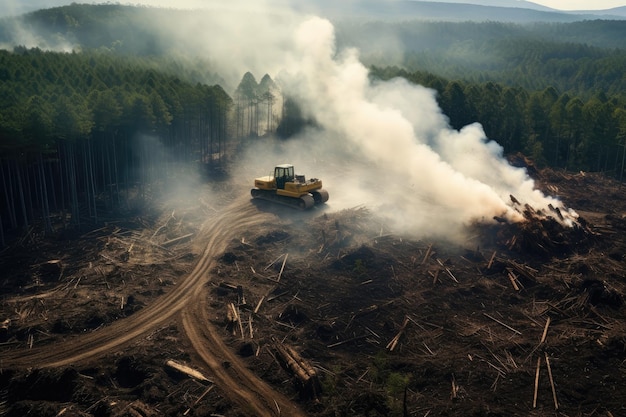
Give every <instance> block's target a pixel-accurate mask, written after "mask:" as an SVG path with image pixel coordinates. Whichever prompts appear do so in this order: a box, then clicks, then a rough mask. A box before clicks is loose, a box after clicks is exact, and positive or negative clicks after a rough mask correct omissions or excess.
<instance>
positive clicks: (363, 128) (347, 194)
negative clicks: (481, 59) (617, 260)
mask: <svg viewBox="0 0 626 417" xmlns="http://www.w3.org/2000/svg"><path fill="white" fill-rule="evenodd" d="M278 80H279V82H280V83H281V84H282V86H283V88H284V89H285V90H286V91H289V92H290V94H292V95H294V96H295V97H297V100H298V102H299V103H300V105H301V106H302V107H303V109H304V111H305V114H307V115H308V116H310V117H312V118H314V119H315V120H316V121H317V122H318V123H319V126H320V128H319V129H316V130H315V131H309V132H307V133H306V134H305V135H304V136H306V138H303V139H307V140H302V141H300V142H301V143H305V144H308V145H305V146H306V147H307V149H306V150H305V149H303V148H302V145H299V149H298V151H299V152H298V153H299V154H300V155H299V158H302V159H306V156H304V157H303V154H306V153H307V152H309V157H311V156H314V159H315V160H320V159H321V160H322V161H324V160H325V162H326V163H327V164H328V165H329V166H332V167H334V168H333V169H327V168H326V167H324V164H323V163H322V164H319V165H318V167H317V169H318V170H320V169H321V170H322V171H323V172H324V174H325V175H328V177H327V178H323V180H324V181H325V183H326V185H327V187H328V188H329V189H330V193H331V203H330V204H331V205H332V206H333V207H337V208H341V207H342V206H346V205H352V206H354V205H356V203H358V202H359V201H361V202H362V203H364V204H367V205H368V206H370V207H371V208H373V209H375V210H376V211H378V212H379V213H380V214H382V215H384V216H385V217H386V218H387V219H388V220H389V221H390V222H391V224H392V226H393V227H394V228H395V229H397V230H402V231H403V232H405V233H410V234H413V235H416V236H421V237H423V236H443V237H448V238H456V237H459V236H461V235H462V232H463V230H464V229H465V227H466V226H468V225H469V224H472V223H475V222H484V223H490V222H494V221H495V220H493V219H494V217H495V216H498V217H499V218H504V219H506V220H508V221H511V222H515V221H521V220H522V219H523V216H522V215H521V213H520V212H519V211H518V207H516V206H515V205H514V203H513V202H512V199H511V198H510V196H511V195H513V196H515V198H516V199H517V200H519V201H520V202H522V204H526V203H527V204H529V205H531V206H532V207H534V208H535V209H536V210H540V209H543V210H549V206H550V205H552V206H554V207H561V204H560V203H559V202H558V201H557V200H556V199H554V198H551V197H547V196H545V195H543V194H542V193H541V192H539V191H538V190H536V189H535V187H534V182H533V180H532V179H530V178H529V177H528V175H527V173H526V172H525V170H523V169H520V168H514V167H512V166H510V165H509V164H508V163H507V162H506V160H505V159H504V158H503V150H502V147H501V146H499V145H498V144H497V143H496V142H494V141H490V140H488V139H487V137H486V136H485V134H484V131H483V129H482V127H481V126H480V125H479V124H477V123H475V124H472V125H469V126H466V127H465V128H463V129H461V130H460V131H456V130H454V129H451V128H450V127H449V124H448V121H447V118H446V116H445V115H443V114H442V112H441V110H440V108H439V107H438V105H437V101H436V97H435V92H434V91H432V90H429V89H427V88H424V87H422V86H419V85H412V84H410V83H408V82H407V81H405V80H403V79H395V80H392V81H389V82H372V81H370V79H369V77H368V71H367V69H366V68H365V67H364V66H363V64H361V63H360V62H359V58H358V52H357V51H356V50H353V49H352V50H345V51H336V50H335V40H334V30H333V26H332V25H331V24H330V22H328V21H327V20H325V19H322V18H319V17H310V18H307V19H305V20H304V21H302V23H301V25H300V26H299V27H298V28H297V30H296V31H295V32H294V34H293V49H292V50H291V51H290V53H289V54H288V55H287V56H286V60H285V67H284V70H283V71H282V72H281V73H280V74H279V77H278ZM281 162H282V161H281ZM306 165H307V164H306V163H305V166H306ZM308 165H310V163H309V164H308ZM561 208H562V207H561ZM564 211H565V210H564ZM569 214H570V216H571V218H574V217H575V213H573V212H571V213H569Z"/></svg>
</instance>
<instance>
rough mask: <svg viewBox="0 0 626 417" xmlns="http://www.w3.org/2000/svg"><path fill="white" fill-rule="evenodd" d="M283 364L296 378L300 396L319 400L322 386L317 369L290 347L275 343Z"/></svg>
mask: <svg viewBox="0 0 626 417" xmlns="http://www.w3.org/2000/svg"><path fill="white" fill-rule="evenodd" d="M274 348H275V350H276V353H277V354H278V358H279V359H280V362H281V364H282V365H283V366H284V367H285V368H286V369H287V370H288V371H289V372H291V373H292V375H294V376H295V377H296V381H297V385H298V387H299V391H300V395H301V396H302V397H303V398H306V399H313V400H319V397H320V394H321V392H322V385H321V383H320V380H319V377H318V375H317V372H316V371H315V368H313V366H311V364H309V363H308V362H307V361H305V360H304V359H302V357H301V356H300V355H299V354H298V352H296V351H295V350H294V349H293V348H291V347H290V346H287V345H284V344H282V343H279V342H275V343H274Z"/></svg>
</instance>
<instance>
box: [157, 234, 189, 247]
mask: <svg viewBox="0 0 626 417" xmlns="http://www.w3.org/2000/svg"><path fill="white" fill-rule="evenodd" d="M191 236H193V233H188V234H186V235H183V236H179V237H176V238H174V239H170V240H166V241H165V242H163V243H162V244H161V246H163V247H165V248H167V247H168V246H172V245H173V244H175V243H178V242H181V241H183V240H185V239H189V238H190V237H191Z"/></svg>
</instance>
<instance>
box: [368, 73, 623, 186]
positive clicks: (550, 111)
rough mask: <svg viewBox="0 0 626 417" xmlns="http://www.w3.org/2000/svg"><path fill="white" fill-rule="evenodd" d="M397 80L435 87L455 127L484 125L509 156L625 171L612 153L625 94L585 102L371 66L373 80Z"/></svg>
mask: <svg viewBox="0 0 626 417" xmlns="http://www.w3.org/2000/svg"><path fill="white" fill-rule="evenodd" d="M396 76H398V77H404V78H406V79H408V80H409V81H411V82H414V83H418V84H422V85H424V86H426V87H430V88H433V89H436V90H437V91H438V92H439V94H438V100H439V105H440V107H441V108H442V110H443V112H444V113H445V114H446V115H447V116H448V117H449V123H450V126H451V127H453V128H455V129H460V128H461V127H463V126H465V125H467V124H469V123H472V122H479V123H481V124H482V126H483V129H484V130H485V134H486V135H487V137H488V138H489V139H492V140H495V141H497V142H498V143H499V144H500V145H501V146H503V148H504V153H505V154H512V153H515V152H524V153H526V154H527V155H529V156H531V157H532V158H533V159H534V160H535V162H536V163H537V164H538V165H539V166H543V165H550V166H552V167H556V168H567V169H569V170H595V171H600V170H602V171H608V172H613V173H615V174H616V175H617V176H619V174H620V173H621V169H622V167H621V165H620V164H618V162H619V161H617V160H616V159H615V158H612V157H611V155H613V156H614V155H616V154H618V153H621V149H622V145H623V143H624V140H625V139H626V137H625V135H624V132H626V124H625V123H626V120H624V117H623V114H624V112H623V109H624V108H626V95H624V94H623V93H620V94H614V95H608V94H606V93H603V94H597V93H594V94H595V95H594V96H590V97H589V98H585V97H584V96H576V95H574V94H572V93H570V92H565V93H561V92H559V90H558V89H557V88H555V87H554V86H548V87H546V88H543V89H541V90H526V89H524V88H521V87H510V86H506V85H504V84H499V83H494V82H492V81H488V82H485V83H473V82H468V81H463V80H459V79H457V80H446V79H445V78H442V77H436V76H434V75H432V74H428V73H425V72H423V71H416V72H407V71H406V70H404V69H400V68H398V67H385V68H379V67H372V68H371V77H373V78H380V79H390V78H393V77H396Z"/></svg>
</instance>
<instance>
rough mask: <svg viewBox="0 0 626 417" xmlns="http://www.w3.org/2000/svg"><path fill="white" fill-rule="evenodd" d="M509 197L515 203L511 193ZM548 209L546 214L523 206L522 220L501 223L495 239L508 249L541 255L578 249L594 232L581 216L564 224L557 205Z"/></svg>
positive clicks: (560, 253)
mask: <svg viewBox="0 0 626 417" xmlns="http://www.w3.org/2000/svg"><path fill="white" fill-rule="evenodd" d="M511 200H512V201H513V202H514V203H518V202H517V200H516V199H515V197H513V196H511ZM518 204H519V203H518ZM550 209H551V210H550V213H546V212H544V211H536V210H535V209H534V208H533V207H531V206H530V205H528V204H526V205H524V208H523V211H522V214H523V216H524V219H525V221H523V222H518V223H512V224H503V225H501V227H500V229H499V231H498V233H497V234H498V237H497V240H498V242H499V243H500V244H501V245H504V246H506V247H507V249H508V250H511V251H516V252H528V253H534V254H537V255H542V256H551V255H562V254H566V253H571V252H573V251H574V249H575V248H576V249H580V248H581V247H585V246H587V245H588V244H589V243H590V239H592V238H593V237H594V233H593V232H592V231H591V230H590V229H589V227H588V225H587V223H586V222H585V220H584V219H582V218H579V219H578V221H577V222H573V223H572V225H571V226H568V225H566V224H565V223H564V217H563V214H562V213H561V211H560V210H559V208H558V207H552V206H551V207H550Z"/></svg>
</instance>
